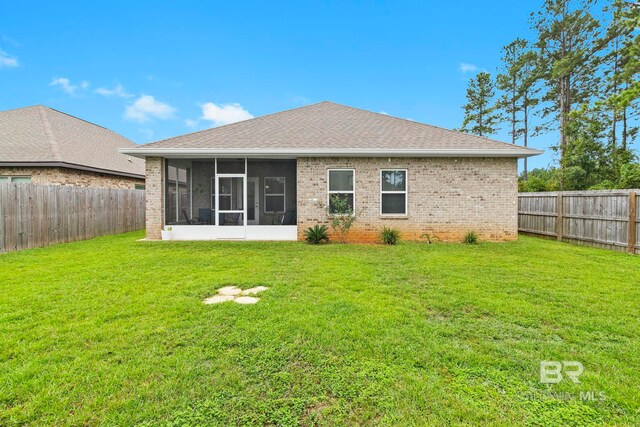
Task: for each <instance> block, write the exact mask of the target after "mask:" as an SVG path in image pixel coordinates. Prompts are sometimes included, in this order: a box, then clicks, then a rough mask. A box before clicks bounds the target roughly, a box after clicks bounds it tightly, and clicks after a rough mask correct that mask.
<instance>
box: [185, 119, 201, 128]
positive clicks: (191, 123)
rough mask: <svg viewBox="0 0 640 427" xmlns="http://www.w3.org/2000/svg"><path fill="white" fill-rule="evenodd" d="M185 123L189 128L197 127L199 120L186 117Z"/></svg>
mask: <svg viewBox="0 0 640 427" xmlns="http://www.w3.org/2000/svg"><path fill="white" fill-rule="evenodd" d="M184 124H185V125H187V127H188V128H191V129H195V128H196V127H197V126H198V120H192V119H186V120H185V121H184Z"/></svg>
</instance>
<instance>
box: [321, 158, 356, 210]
mask: <svg viewBox="0 0 640 427" xmlns="http://www.w3.org/2000/svg"><path fill="white" fill-rule="evenodd" d="M355 197H356V192H355V171H354V170H353V169H329V202H328V206H329V212H331V213H338V206H336V200H342V201H346V203H344V204H341V205H343V206H342V207H346V210H348V211H351V212H353V211H354V210H355V203H356V202H355ZM340 213H345V212H344V211H343V212H340Z"/></svg>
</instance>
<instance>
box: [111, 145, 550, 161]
mask: <svg viewBox="0 0 640 427" xmlns="http://www.w3.org/2000/svg"><path fill="white" fill-rule="evenodd" d="M118 151H119V152H121V153H123V154H128V155H130V156H134V157H140V158H145V157H164V158H174V159H185V158H212V157H247V158H261V157H272V158H273V157H275V158H290V159H293V158H296V157H518V158H522V157H531V156H537V155H539V154H542V153H544V151H542V150H534V149H531V148H524V147H523V148H509V149H504V150H503V149H432V150H423V149H418V150H406V149H404V150H402V149H401V150H362V149H297V150H282V149H255V150H247V149H244V150H242V149H219V148H119V149H118Z"/></svg>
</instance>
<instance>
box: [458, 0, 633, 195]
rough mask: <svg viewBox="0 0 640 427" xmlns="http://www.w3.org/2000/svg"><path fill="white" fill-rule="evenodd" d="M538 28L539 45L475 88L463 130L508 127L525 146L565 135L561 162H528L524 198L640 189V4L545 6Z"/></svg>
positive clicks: (479, 79)
mask: <svg viewBox="0 0 640 427" xmlns="http://www.w3.org/2000/svg"><path fill="white" fill-rule="evenodd" d="M529 24H530V26H531V29H532V30H533V32H534V34H535V37H534V38H535V39H534V40H526V39H522V38H517V39H515V40H514V41H513V42H511V43H509V44H508V45H506V46H504V47H503V48H502V58H501V61H500V66H499V68H498V70H497V73H496V76H495V78H494V77H493V76H492V75H491V74H489V73H488V72H480V73H478V74H477V75H476V76H475V77H474V78H472V79H471V80H470V81H469V85H468V87H467V94H466V98H467V102H466V104H465V105H464V106H463V110H464V120H463V123H462V127H461V129H460V130H461V131H463V132H468V133H472V134H475V135H479V136H489V135H492V134H495V133H496V132H497V131H498V130H499V129H500V128H501V127H502V126H506V127H507V128H508V131H509V134H510V136H511V142H512V143H513V144H516V143H521V144H522V145H524V146H525V147H526V146H528V144H529V139H530V138H531V137H535V136H539V135H542V134H546V133H550V132H554V133H556V135H557V136H558V140H557V144H555V145H554V146H553V147H552V149H553V150H554V151H555V152H556V153H557V159H558V162H557V165H553V166H550V167H548V168H546V169H534V170H531V171H529V170H528V167H527V166H528V165H527V162H526V159H525V163H524V170H523V172H522V174H521V176H520V180H519V184H520V189H521V191H552V190H584V189H608V188H611V189H613V188H640V163H638V156H637V153H636V152H635V150H634V149H633V147H632V145H633V143H634V142H635V140H636V138H637V136H638V122H639V118H640V107H639V99H640V80H639V77H640V2H630V1H625V0H610V1H608V2H606V4H602V2H598V1H597V0H543V4H542V6H541V8H540V9H539V10H538V11H536V12H533V13H532V14H531V16H530V20H529Z"/></svg>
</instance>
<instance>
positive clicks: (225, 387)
mask: <svg viewBox="0 0 640 427" xmlns="http://www.w3.org/2000/svg"><path fill="white" fill-rule="evenodd" d="M140 237H142V235H141V234H140V233H129V234H123V235H118V236H110V237H104V238H99V239H94V240H91V241H86V242H78V243H71V244H64V245H58V246H54V247H50V248H43V249H35V250H28V251H24V252H20V253H10V254H4V255H0V336H1V337H2V340H1V341H0V425H7V426H13V425H141V426H151V425H167V426H189V425H225V426H226V425H264V424H267V425H268V424H271V425H299V424H301V425H354V424H355V425H452V424H457V425H478V424H484V425H521V424H527V425H541V426H554V425H557V426H561V425H562V426H564V425H569V426H570V425H576V426H577V425H601V424H609V425H638V424H640V413H639V409H638V408H639V402H640V387H638V386H639V383H638V372H639V371H640V354H639V353H640V320H639V316H638V313H640V257H634V256H629V255H626V254H622V253H616V252H610V251H604V250H597V249H590V248H582V247H577V246H570V245H567V244H561V243H557V242H552V241H545V240H541V239H535V238H526V237H521V238H520V240H519V241H518V242H514V243H505V244H490V243H481V244H479V245H472V246H470V245H462V244H449V245H447V244H434V245H426V244H417V243H403V244H401V245H397V246H383V245H339V244H334V245H324V246H311V245H305V244H303V243H295V242H291V243H259V242H253V243H251V242H246V243H245V242H138V241H136V240H137V239H139V238H140ZM229 284H237V285H239V286H241V287H243V288H246V287H252V286H256V285H265V286H268V287H269V288H270V290H268V291H266V292H265V293H263V294H262V297H263V298H262V300H261V301H260V302H259V303H258V304H257V305H254V306H241V305H238V304H235V303H225V304H221V305H215V306H205V305H203V304H202V302H201V301H202V300H203V299H204V298H205V297H207V296H210V295H213V294H215V290H216V289H217V288H220V287H222V286H225V285H229ZM542 360H558V361H563V360H577V361H579V362H581V363H582V364H583V365H584V367H585V372H584V374H583V375H582V376H581V377H580V380H581V384H573V383H571V382H570V381H563V382H562V383H560V384H553V385H546V384H541V383H540V382H539V363H540V361H542ZM586 391H594V392H596V393H604V397H605V400H594V401H584V400H580V399H578V398H576V399H570V397H571V396H575V395H578V393H579V392H586ZM598 397H600V394H596V398H598Z"/></svg>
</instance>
